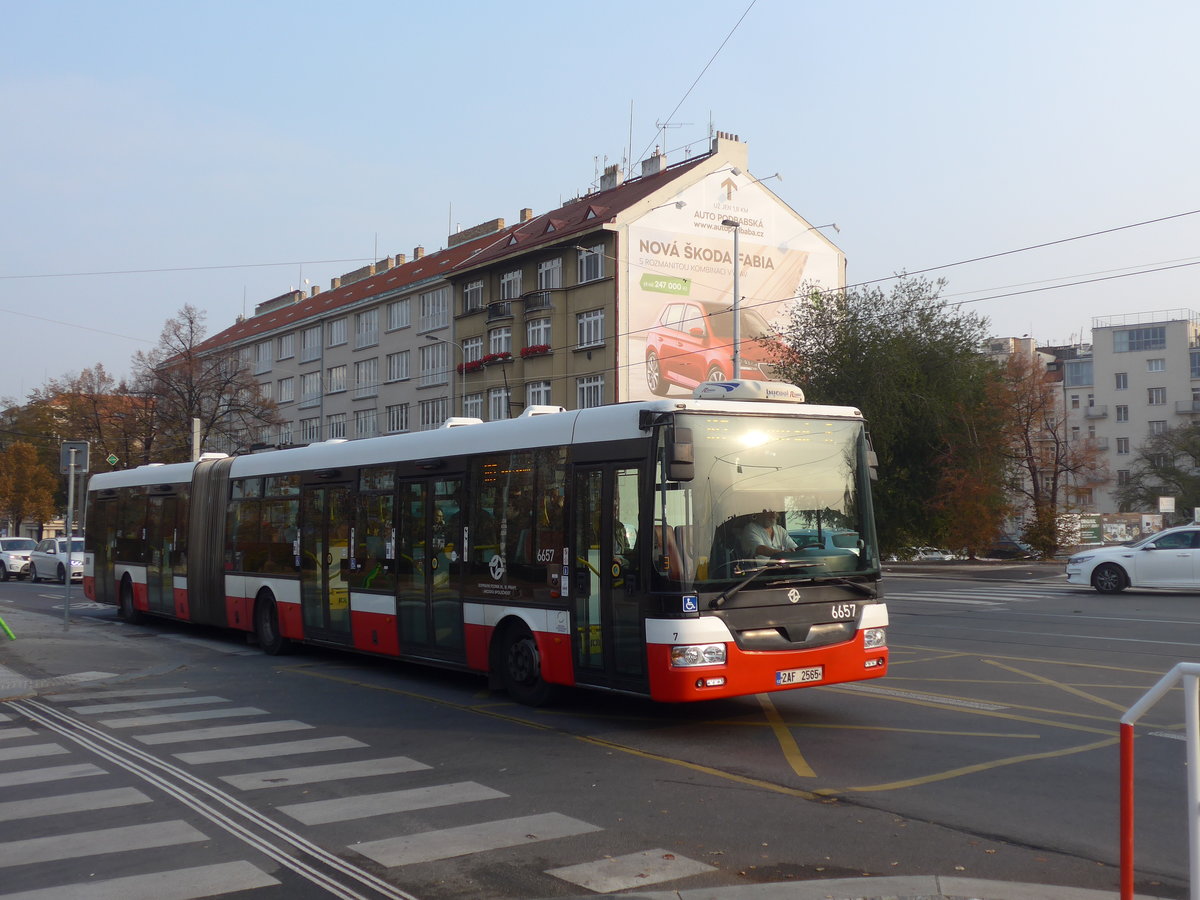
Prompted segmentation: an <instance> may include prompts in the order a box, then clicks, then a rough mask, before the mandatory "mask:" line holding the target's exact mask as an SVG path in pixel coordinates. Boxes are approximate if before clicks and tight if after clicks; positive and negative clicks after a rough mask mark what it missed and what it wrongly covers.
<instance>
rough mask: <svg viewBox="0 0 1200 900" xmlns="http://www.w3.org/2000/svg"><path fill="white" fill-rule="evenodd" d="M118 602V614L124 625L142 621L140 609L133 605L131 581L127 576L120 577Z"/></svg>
mask: <svg viewBox="0 0 1200 900" xmlns="http://www.w3.org/2000/svg"><path fill="white" fill-rule="evenodd" d="M119 602H120V616H121V618H122V619H123V620H124V621H125V624H126V625H137V624H138V623H139V622H141V621H142V611H141V610H140V609H138V608H137V607H136V606H134V605H133V582H132V581H130V580H129V578H128V577H126V578H122V579H121V588H120V595H119Z"/></svg>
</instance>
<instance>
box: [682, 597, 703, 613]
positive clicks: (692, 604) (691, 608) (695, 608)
mask: <svg viewBox="0 0 1200 900" xmlns="http://www.w3.org/2000/svg"><path fill="white" fill-rule="evenodd" d="M683 611H684V612H699V611H700V598H699V597H698V596H696V595H695V594H684V596H683Z"/></svg>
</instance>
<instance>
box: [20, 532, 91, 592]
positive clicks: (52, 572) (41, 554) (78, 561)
mask: <svg viewBox="0 0 1200 900" xmlns="http://www.w3.org/2000/svg"><path fill="white" fill-rule="evenodd" d="M70 543H71V559H70V562H68V561H67V539H66V538H65V537H59V538H46V539H45V540H44V541H40V542H38V545H37V546H36V547H34V548H33V550H32V552H30V554H29V577H30V578H32V579H33V580H34V581H35V582H36V581H41V580H43V579H47V580H49V579H53V580H54V581H57V582H58V583H59V584H66V583H67V567H68V566H70V572H71V580H72V581H83V538H81V537H77V538H72V539H71V542H70Z"/></svg>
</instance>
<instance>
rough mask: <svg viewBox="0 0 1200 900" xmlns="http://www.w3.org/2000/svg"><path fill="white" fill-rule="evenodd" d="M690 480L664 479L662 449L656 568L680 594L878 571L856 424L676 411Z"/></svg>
mask: <svg viewBox="0 0 1200 900" xmlns="http://www.w3.org/2000/svg"><path fill="white" fill-rule="evenodd" d="M675 424H676V427H677V428H680V427H683V428H690V429H691V430H692V440H693V444H694V456H695V477H694V478H693V479H692V480H691V481H682V482H674V481H671V480H669V479H668V478H667V475H666V467H665V462H664V460H665V458H666V455H667V454H666V451H665V449H664V448H663V447H662V446H661V445H660V451H659V467H658V477H657V479H656V485H655V494H656V496H655V498H654V507H653V509H654V535H655V551H654V554H655V556H654V566H655V570H656V573H657V574H658V576H659V578H660V579H664V578H665V579H667V581H668V585H669V586H670V587H672V588H673V587H678V588H680V589H682V590H684V591H689V590H696V591H706V590H707V591H712V590H721V589H724V588H725V587H726V586H727V585H728V583H729V582H730V581H731V580H734V579H736V580H738V581H741V580H742V579H744V578H745V577H746V576H747V575H749V574H750V573H753V572H755V571H761V572H762V574H763V577H762V579H761V580H762V582H763V583H764V584H769V583H771V582H772V581H775V580H778V579H781V578H782V579H792V580H794V579H795V578H796V577H797V576H798V575H799V576H801V577H809V576H811V577H813V578H820V577H823V576H829V577H840V578H844V577H845V576H846V575H851V574H855V573H861V574H866V573H877V572H878V570H879V558H878V551H877V547H876V543H875V525H874V519H873V516H872V514H871V503H870V493H869V492H870V482H869V470H868V468H867V455H866V451H867V446H866V433H865V429H864V426H863V423H862V422H861V421H856V420H848V419H833V418H830V419H821V418H801V417H797V416H782V415H781V416H778V417H767V416H753V417H752V416H719V415H704V414H698V413H679V414H677V416H676V421H675Z"/></svg>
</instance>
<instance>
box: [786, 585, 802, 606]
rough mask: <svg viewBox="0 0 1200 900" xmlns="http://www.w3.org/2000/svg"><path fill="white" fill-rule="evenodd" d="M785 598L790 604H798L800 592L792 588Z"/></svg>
mask: <svg viewBox="0 0 1200 900" xmlns="http://www.w3.org/2000/svg"><path fill="white" fill-rule="evenodd" d="M787 598H788V600H790V601H791V602H792V603H799V602H800V592H799V591H798V590H796V589H795V588H792V589H791V590H790V591H788V593H787Z"/></svg>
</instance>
